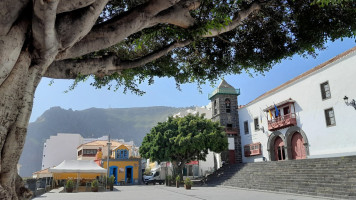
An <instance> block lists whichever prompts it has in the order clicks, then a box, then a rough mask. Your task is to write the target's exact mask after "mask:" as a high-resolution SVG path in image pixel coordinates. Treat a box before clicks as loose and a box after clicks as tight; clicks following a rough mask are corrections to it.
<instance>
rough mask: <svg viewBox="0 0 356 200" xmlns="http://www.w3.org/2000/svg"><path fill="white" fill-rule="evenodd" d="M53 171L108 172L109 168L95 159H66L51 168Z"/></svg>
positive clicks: (50, 170)
mask: <svg viewBox="0 0 356 200" xmlns="http://www.w3.org/2000/svg"><path fill="white" fill-rule="evenodd" d="M49 172H53V173H103V174H104V173H106V172H107V170H106V169H105V168H102V167H100V166H98V165H97V164H96V163H95V162H94V161H93V160H64V161H63V162H62V163H61V164H59V165H58V166H56V167H53V168H49Z"/></svg>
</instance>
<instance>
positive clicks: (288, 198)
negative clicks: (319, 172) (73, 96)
mask: <svg viewBox="0 0 356 200" xmlns="http://www.w3.org/2000/svg"><path fill="white" fill-rule="evenodd" d="M58 191H59V190H58V189H57V190H52V191H50V192H48V193H45V194H43V195H41V196H39V197H36V198H35V199H36V200H40V199H46V200H47V199H48V200H67V199H73V200H90V199H95V200H98V199H105V200H117V199H128V200H142V199H152V200H159V199H162V200H180V199H185V200H223V199H236V200H253V199H258V200H318V199H330V198H320V197H312V196H301V195H297V194H286V193H275V192H265V191H254V190H245V189H236V188H225V187H192V189H191V190H185V189H184V188H183V187H180V188H175V187H166V186H163V185H162V186H161V185H140V186H121V187H120V186H115V189H114V191H107V192H79V193H58Z"/></svg>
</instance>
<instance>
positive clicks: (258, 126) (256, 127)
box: [253, 118, 260, 131]
mask: <svg viewBox="0 0 356 200" xmlns="http://www.w3.org/2000/svg"><path fill="white" fill-rule="evenodd" d="M253 122H254V124H255V131H258V130H260V125H259V124H258V118H255V119H253Z"/></svg>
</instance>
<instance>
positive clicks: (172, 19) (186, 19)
mask: <svg viewBox="0 0 356 200" xmlns="http://www.w3.org/2000/svg"><path fill="white" fill-rule="evenodd" d="M199 6H200V2H198V1H184V2H180V3H179V4H177V5H174V6H172V7H171V8H170V9H168V10H167V11H165V12H163V13H160V14H158V15H157V16H156V17H155V18H154V20H153V21H154V23H155V24H157V23H168V24H173V25H176V26H179V27H182V28H188V27H190V26H192V25H194V23H195V19H194V18H193V17H192V16H191V15H190V13H189V11H190V10H194V9H197V8H198V7H199Z"/></svg>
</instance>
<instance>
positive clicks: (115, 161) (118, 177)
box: [77, 140, 142, 184]
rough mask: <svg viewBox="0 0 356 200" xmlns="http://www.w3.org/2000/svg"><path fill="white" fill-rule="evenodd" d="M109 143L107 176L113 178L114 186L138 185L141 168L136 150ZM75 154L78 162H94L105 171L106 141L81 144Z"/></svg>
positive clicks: (128, 146)
mask: <svg viewBox="0 0 356 200" xmlns="http://www.w3.org/2000/svg"><path fill="white" fill-rule="evenodd" d="M110 143H111V145H110V150H111V152H110V153H109V154H110V155H109V158H110V159H109V176H111V175H113V176H114V177H115V184H118V183H121V184H140V183H141V178H140V177H142V170H141V169H142V167H141V158H140V157H139V156H138V148H136V147H134V146H133V145H127V144H124V143H120V142H117V141H111V142H110ZM77 152H78V157H77V159H78V160H94V161H95V162H96V163H97V164H98V165H99V166H101V167H103V168H105V169H107V157H108V147H107V141H104V140H102V141H101V140H98V141H93V142H89V143H86V144H82V145H80V146H79V147H78V148H77Z"/></svg>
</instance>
